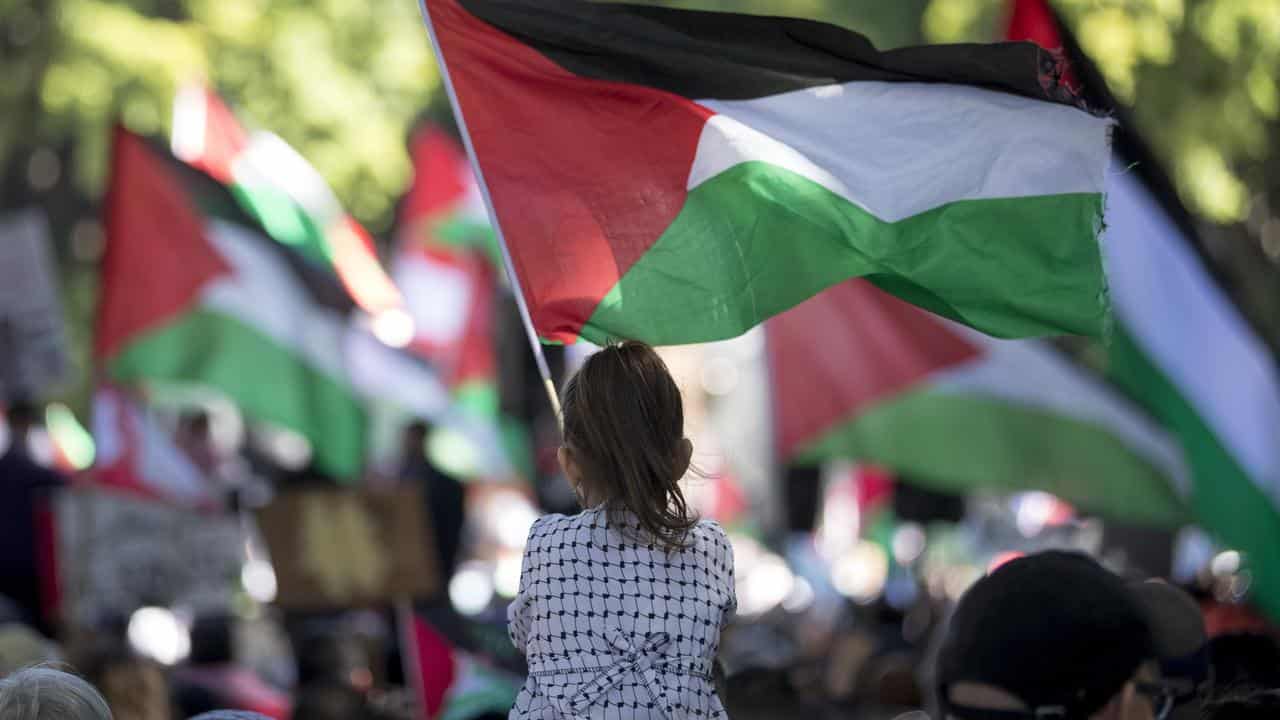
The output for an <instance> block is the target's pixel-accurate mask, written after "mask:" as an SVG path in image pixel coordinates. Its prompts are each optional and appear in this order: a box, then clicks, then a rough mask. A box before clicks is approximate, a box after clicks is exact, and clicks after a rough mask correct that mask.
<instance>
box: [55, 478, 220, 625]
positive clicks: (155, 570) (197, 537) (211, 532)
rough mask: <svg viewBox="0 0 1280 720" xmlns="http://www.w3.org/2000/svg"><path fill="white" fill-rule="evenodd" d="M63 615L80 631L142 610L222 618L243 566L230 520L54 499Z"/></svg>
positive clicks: (160, 506)
mask: <svg viewBox="0 0 1280 720" xmlns="http://www.w3.org/2000/svg"><path fill="white" fill-rule="evenodd" d="M55 508H56V516H55V518H56V519H55V523H56V528H57V530H56V532H57V539H58V540H57V541H58V570H59V574H60V576H61V579H62V584H63V589H64V595H63V602H64V610H65V611H66V612H67V613H69V615H68V619H69V620H71V621H72V622H75V623H77V624H85V625H92V624H94V623H96V622H98V621H100V620H102V619H103V618H107V617H111V616H113V615H120V614H123V615H124V616H125V617H127V616H128V613H131V612H133V611H134V610H136V609H137V608H139V607H142V606H144V605H163V606H168V607H184V608H189V609H191V610H193V611H196V612H219V611H220V612H225V611H227V610H228V609H229V608H230V607H231V602H232V599H233V596H234V593H235V590H236V588H237V587H238V585H239V582H240V570H241V566H242V565H243V563H244V537H243V533H242V529H241V527H240V523H238V522H237V521H236V519H235V518H234V517H231V516H226V515H212V514H207V513H197V512H192V511H190V510H183V509H181V508H177V507H174V506H172V505H166V504H164V503H160V502H155V501H151V500H144V499H140V498H138V497H136V496H131V495H127V494H123V493H119V492H115V491H111V490H102V489H97V488H90V487H79V488H72V489H68V490H65V491H63V492H61V493H60V494H59V497H58V498H57V499H56V504H55Z"/></svg>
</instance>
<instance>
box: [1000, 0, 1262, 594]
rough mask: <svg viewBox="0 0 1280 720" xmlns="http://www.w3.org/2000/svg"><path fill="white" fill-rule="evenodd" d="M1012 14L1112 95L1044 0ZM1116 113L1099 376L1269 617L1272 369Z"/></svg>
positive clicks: (1025, 35) (1104, 96)
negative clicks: (1166, 447)
mask: <svg viewBox="0 0 1280 720" xmlns="http://www.w3.org/2000/svg"><path fill="white" fill-rule="evenodd" d="M1012 10H1013V12H1012V14H1011V16H1010V25H1009V30H1008V36H1009V39H1011V40H1027V39H1029V40H1032V41H1034V42H1036V43H1038V44H1040V45H1042V46H1044V47H1049V48H1062V49H1063V52H1064V57H1065V60H1066V62H1067V63H1069V74H1070V76H1071V82H1072V84H1073V85H1075V86H1077V88H1078V91H1079V92H1080V93H1081V94H1082V95H1083V96H1084V97H1086V98H1089V99H1090V100H1093V101H1097V102H1108V101H1110V100H1111V97H1110V92H1109V90H1108V88H1107V86H1106V83H1105V82H1104V80H1103V78H1102V76H1101V74H1100V73H1099V71H1098V69H1097V68H1095V67H1094V66H1093V64H1092V63H1091V62H1090V61H1089V59H1088V57H1086V56H1085V55H1084V53H1083V52H1081V51H1080V48H1079V47H1078V46H1077V45H1076V43H1075V40H1074V38H1072V37H1071V36H1070V34H1069V33H1067V32H1066V31H1065V28H1064V26H1062V25H1061V24H1060V23H1059V22H1058V19H1057V18H1056V17H1055V16H1054V14H1053V12H1052V11H1051V10H1050V8H1049V6H1048V5H1047V4H1046V3H1045V2H1044V1H1043V0H1018V1H1017V2H1015V3H1014V4H1013V6H1012ZM1117 118H1118V119H1119V121H1120V122H1119V125H1118V127H1117V128H1116V133H1115V151H1116V158H1115V162H1114V163H1113V170H1112V172H1111V173H1110V174H1109V178H1108V191H1109V195H1108V202H1107V224H1108V227H1107V231H1106V237H1105V239H1104V241H1103V243H1102V247H1103V252H1104V256H1105V258H1106V261H1107V270H1108V273H1109V275H1110V291H1111V301H1112V304H1113V306H1114V313H1115V319H1116V327H1115V329H1114V331H1113V333H1112V338H1111V342H1109V343H1108V344H1107V345H1106V346H1105V347H1104V348H1103V352H1104V353H1105V355H1106V357H1107V365H1106V372H1107V376H1108V378H1109V379H1110V380H1111V381H1113V382H1114V383H1115V385H1116V386H1117V387H1118V388H1120V389H1121V390H1122V391H1123V392H1124V393H1126V394H1127V395H1128V396H1129V397H1131V398H1132V399H1133V401H1134V402H1136V403H1137V404H1138V405H1140V406H1141V407H1142V408H1143V409H1144V410H1145V411H1146V412H1148V413H1150V415H1151V417H1153V418H1155V419H1156V420H1157V421H1158V422H1159V423H1161V424H1163V425H1164V426H1165V427H1166V428H1167V429H1168V432H1169V433H1171V434H1172V435H1173V437H1174V438H1175V439H1176V441H1177V442H1178V443H1179V445H1180V450H1182V451H1183V453H1184V457H1185V462H1186V464H1187V465H1188V466H1189V477H1188V478H1185V479H1182V480H1181V482H1182V483H1183V484H1182V485H1180V486H1179V490H1180V491H1181V492H1183V493H1184V494H1185V495H1186V497H1187V498H1188V501H1189V503H1190V506H1191V508H1192V509H1193V511H1194V515H1195V519H1196V521H1197V522H1198V523H1200V524H1201V525H1202V526H1204V527H1205V528H1206V529H1208V530H1209V531H1211V532H1213V533H1215V534H1217V535H1218V536H1219V537H1220V538H1221V539H1222V540H1223V541H1224V542H1226V543H1229V544H1230V545H1232V546H1234V547H1236V548H1238V549H1240V550H1243V551H1244V552H1245V555H1246V557H1247V558H1248V562H1249V564H1250V567H1251V572H1252V573H1253V576H1254V588H1255V591H1256V597H1257V599H1258V601H1259V604H1260V605H1261V606H1262V607H1264V608H1266V610H1267V611H1268V613H1269V614H1270V615H1271V616H1272V617H1273V618H1280V366H1278V365H1277V359H1276V357H1275V356H1274V355H1273V354H1272V352H1271V351H1270V350H1269V349H1268V348H1267V347H1266V346H1265V345H1264V344H1263V342H1262V341H1261V339H1260V338H1259V336H1258V335H1257V333H1256V332H1254V329H1253V328H1252V327H1250V325H1249V323H1248V321H1247V320H1246V319H1245V318H1244V316H1243V315H1242V314H1241V313H1240V311H1239V309H1238V308H1236V307H1235V305H1234V304H1233V303H1232V301H1231V299H1230V297H1229V296H1228V294H1227V293H1226V292H1225V291H1224V290H1223V288H1222V286H1221V285H1219V283H1218V282H1217V280H1216V279H1215V277H1214V275H1213V269H1212V265H1211V264H1210V263H1208V262H1207V260H1206V256H1205V254H1204V252H1203V249H1202V247H1201V244H1200V241H1199V239H1198V237H1197V234H1196V228H1195V223H1194V221H1193V220H1192V219H1191V216H1190V214H1189V213H1188V212H1187V210H1186V208H1184V207H1183V206H1182V204H1181V202H1180V201H1179V200H1178V197H1177V193H1176V191H1175V190H1174V187H1173V184H1172V182H1170V180H1169V178H1168V177H1167V176H1166V175H1165V174H1164V171H1163V170H1162V168H1161V167H1160V165H1159V163H1157V162H1156V160H1155V158H1154V156H1153V155H1152V154H1151V152H1150V150H1149V149H1148V148H1147V147H1146V144H1145V143H1144V142H1143V141H1142V139H1141V137H1140V136H1139V135H1138V134H1137V132H1136V130H1135V129H1134V126H1133V124H1132V122H1130V119H1129V118H1128V116H1127V113H1126V112H1125V111H1124V109H1123V108H1119V109H1118V112H1117ZM1178 479H1179V478H1177V477H1175V478H1174V480H1178ZM1110 480H1112V481H1113V482H1117V481H1118V480H1119V479H1118V478H1110Z"/></svg>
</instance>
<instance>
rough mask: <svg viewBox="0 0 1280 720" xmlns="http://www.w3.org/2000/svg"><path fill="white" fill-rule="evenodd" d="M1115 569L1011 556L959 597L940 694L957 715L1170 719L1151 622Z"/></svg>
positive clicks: (1064, 558) (972, 718) (997, 719)
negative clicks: (1158, 679)
mask: <svg viewBox="0 0 1280 720" xmlns="http://www.w3.org/2000/svg"><path fill="white" fill-rule="evenodd" d="M1160 621H1161V618H1160V617H1156V616H1152V615H1150V614H1149V613H1148V612H1147V611H1146V608H1145V605H1144V603H1143V602H1142V601H1141V600H1140V599H1139V598H1138V597H1137V595H1136V594H1135V593H1134V592H1133V590H1132V589H1131V587H1129V586H1127V585H1126V584H1125V582H1124V580H1122V579H1121V578H1120V577H1119V576H1117V575H1115V574H1113V573H1111V572H1109V571H1107V570H1106V569H1104V568H1103V567H1102V566H1101V565H1099V564H1098V563H1097V562H1095V561H1094V560H1092V559H1091V558H1089V557H1087V556H1085V555H1081V554H1078V553H1070V552H1061V551H1049V552H1044V553H1040V554H1037V555H1031V556H1027V557H1023V558H1018V559H1016V560H1012V561H1010V562H1008V563H1006V564H1004V565H1002V566H1001V567H999V568H998V569H996V570H995V571H994V572H993V573H991V574H990V575H988V576H986V577H985V578H983V579H981V580H979V581H978V582H977V583H975V584H974V585H973V587H972V588H970V589H969V591H968V592H967V593H965V595H964V597H963V598H961V600H960V603H959V605H958V606H957V607H956V610H955V613H954V615H953V616H952V618H951V622H950V625H949V627H948V629H947V634H946V638H945V640H944V642H943V645H942V649H941V652H940V653H939V656H938V671H937V690H938V701H939V704H940V706H941V709H942V711H943V714H944V716H945V717H947V718H955V719H956V720H1023V719H1025V720H1089V719H1093V718H1097V719H1098V720H1121V719H1124V720H1134V719H1136V718H1145V719H1148V720H1149V719H1151V718H1160V717H1163V716H1167V714H1168V712H1169V711H1170V709H1171V705H1170V703H1168V702H1167V701H1166V700H1164V699H1162V698H1161V697H1160V694H1159V693H1158V692H1156V691H1157V690H1158V688H1159V686H1158V685H1157V684H1155V683H1152V682H1149V680H1153V679H1154V678H1155V677H1156V672H1157V671H1156V669H1155V662H1154V661H1155V660H1156V659H1157V658H1158V657H1159V648H1158V642H1157V639H1156V638H1158V637H1160V636H1161V635H1162V634H1164V633H1165V631H1166V629H1165V628H1162V627H1158V626H1155V625H1157V624H1158V623H1159V622H1160Z"/></svg>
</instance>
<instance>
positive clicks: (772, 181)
mask: <svg viewBox="0 0 1280 720" xmlns="http://www.w3.org/2000/svg"><path fill="white" fill-rule="evenodd" d="M1101 210H1102V198H1101V196H1100V195H1098V194H1092V193H1081V194H1064V195H1047V196H1030V197H1020V198H1007V199H1003V198H1002V199H983V200H961V201H956V202H953V203H949V204H947V205H943V206H941V207H938V208H934V209H933V210H930V211H928V212H925V213H921V214H920V215H916V216H913V217H910V218H906V219H903V220H899V221H898V222H893V223H888V222H884V221H882V220H880V219H878V218H876V217H875V216H873V215H871V214H870V213H868V212H867V211H866V210H864V209H862V208H860V207H858V206H857V205H854V204H853V203H851V202H849V201H848V200H845V199H844V198H842V197H840V196H839V195H836V194H835V193H832V192H831V191H830V190H828V189H826V188H825V187H823V186H821V185H819V184H817V183H815V182H813V181H811V180H809V179H807V178H804V177H802V176H800V175H797V174H795V173H792V172H790V171H788V170H784V169H782V168H779V167H777V166H775V165H770V164H767V163H762V162H749V163H743V164H741V165H738V166H735V167H733V168H731V169H729V170H726V171H725V172H723V173H720V174H719V175H717V176H716V177H714V178H712V179H711V180H708V181H706V182H705V183H703V184H701V185H699V186H698V187H696V188H694V189H693V190H691V191H690V193H689V197H688V199H687V200H686V202H685V206H684V208H683V209H682V210H681V212H680V215H679V216H678V217H677V218H676V220H675V222H674V223H672V225H671V226H670V227H669V228H668V229H667V231H666V232H664V233H663V235H662V237H660V238H659V239H658V241H657V242H656V243H655V244H654V245H653V247H651V248H650V249H649V250H648V252H646V253H645V255H644V256H643V257H642V258H641V259H640V260H639V261H638V262H637V263H636V264H635V265H633V266H632V267H631V268H630V269H629V270H628V271H627V273H626V274H625V275H624V276H623V277H622V279H621V280H620V281H619V282H618V283H617V284H616V285H615V286H614V287H613V289H612V290H611V291H610V292H609V293H608V294H607V295H606V296H605V297H604V298H603V300H601V302H600V304H599V305H598V306H597V307H596V309H595V311H594V312H593V314H592V316H591V318H590V319H589V320H588V321H587V323H586V325H585V326H584V327H583V329H582V333H581V335H582V337H583V338H585V339H587V340H590V341H592V342H596V343H600V342H603V341H605V340H607V339H610V338H619V337H625V338H634V339H641V340H646V341H648V342H650V343H653V344H658V345H669V344H681V343H690V342H702V341H708V340H718V339H722V338H728V337H733V336H735V335H739V334H741V333H743V332H745V331H746V330H748V329H750V328H751V327H752V326H754V325H756V324H757V323H759V322H760V321H761V320H763V319H764V318H766V317H769V316H770V315H773V314H776V313H778V312H781V311H783V310H786V309H787V308H789V307H791V306H793V305H796V304H798V303H799V302H801V301H802V300H804V299H806V298H808V297H810V296H812V295H814V294H816V293H817V292H819V291H820V290H822V289H823V288H826V287H829V286H831V285H834V284H835V283H837V282H839V281H841V280H844V279H846V278H850V277H864V276H865V277H869V278H871V279H872V280H874V281H876V282H877V284H879V285H881V287H884V288H886V289H888V290H889V291H891V292H893V293H894V294H896V295H899V296H900V297H903V298H904V299H906V300H909V301H911V302H914V303H916V304H919V305H922V306H924V307H926V308H928V309H930V310H933V311H934V312H937V313H939V314H941V315H944V316H946V317H949V318H952V319H955V320H957V321H960V322H963V323H966V324H968V325H971V326H973V327H975V328H977V329H979V330H982V331H984V332H986V333H988V334H991V335H995V336H997V337H1028V336H1035V335H1044V334H1052V333H1061V332H1069V333H1076V334H1084V335H1099V334H1101V331H1102V326H1103V321H1104V319H1105V317H1106V301H1105V281H1104V276H1103V272H1102V259H1101V256H1100V251H1099V247H1098V244H1097V243H1096V242H1095V241H1087V242H1082V241H1081V240H1080V238H1091V237H1096V231H1097V228H1098V218H1099V217H1100V216H1101V215H1100V213H1101ZM926 288H927V290H926Z"/></svg>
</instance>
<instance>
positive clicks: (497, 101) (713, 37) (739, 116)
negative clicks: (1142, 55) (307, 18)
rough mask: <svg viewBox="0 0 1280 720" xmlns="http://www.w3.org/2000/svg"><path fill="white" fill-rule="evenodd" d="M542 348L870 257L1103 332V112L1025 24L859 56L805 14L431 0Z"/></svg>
mask: <svg viewBox="0 0 1280 720" xmlns="http://www.w3.org/2000/svg"><path fill="white" fill-rule="evenodd" d="M425 8H426V10H427V13H428V19H429V22H430V24H431V26H432V30H433V32H434V35H435V39H436V47H437V49H438V50H439V52H440V53H441V58H442V60H443V62H444V65H445V67H446V70H447V75H448V78H449V79H450V81H451V87H452V90H453V93H454V94H455V95H456V101H457V103H458V105H457V108H456V109H457V111H458V112H459V115H460V118H461V120H462V121H463V124H465V126H466V129H467V131H468V133H469V137H470V139H471V142H472V145H473V146H474V149H475V153H476V159H477V161H478V163H479V170H480V172H481V175H482V180H483V181H484V183H485V184H486V186H487V189H488V191H489V194H490V196H491V199H492V202H493V206H494V210H495V212H496V216H497V220H498V222H499V223H500V225H501V230H502V232H503V235H504V237H505V239H506V242H507V245H508V246H509V249H510V251H511V255H512V260H513V263H514V268H515V271H516V274H517V275H518V277H519V279H520V283H521V285H522V287H523V291H524V296H525V299H526V300H527V302H528V305H529V308H530V311H531V314H532V320H533V324H534V325H535V326H536V329H537V331H538V333H539V334H540V335H541V336H542V338H543V339H544V340H546V341H549V342H564V343H568V342H573V341H575V340H576V339H578V338H579V337H582V338H585V339H587V340H590V341H592V342H596V343H600V342H602V341H604V340H606V339H608V338H612V337H628V338H636V339H642V340H646V341H649V342H651V343H654V344H677V343H689V342H699V341H707V340H715V339H719V338H726V337H731V336H735V335H738V334H740V333H742V332H744V331H746V330H747V329H749V328H751V327H752V326H754V325H756V324H757V323H759V322H761V321H762V320H764V319H765V318H767V317H769V316H771V315H774V314H776V313H779V312H781V311H783V310H786V309H787V308H789V307H792V306H794V305H796V304H797V303H799V302H800V301H802V300H804V299H805V298H807V297H809V296H812V295H814V294H816V293H818V292H819V291H821V290H823V289H824V288H826V287H829V286H831V285H834V284H837V283H839V282H841V281H843V280H845V279H847V278H850V277H859V276H860V277H866V278H868V279H870V280H872V281H874V282H875V283H876V284H878V285H880V286H881V287H882V288H885V289H887V290H889V291H890V292H893V293H894V294H896V295H898V296H900V297H902V298H905V299H907V300H909V301H911V302H913V303H916V304H918V305H921V306H923V307H926V308H928V309H930V310H932V311H934V312H937V313H939V314H942V315H944V316H947V317H950V318H953V319H956V320H959V321H961V322H964V323H967V324H969V325H971V326H973V327H975V328H978V329H980V330H982V331H984V332H987V333H990V334H993V335H997V336H1015V337H1017V336H1029V335H1040V334H1046V333H1061V332H1068V333H1082V334H1098V333H1100V331H1101V329H1102V327H1103V324H1104V319H1105V317H1106V303H1105V300H1104V279H1103V269H1102V263H1101V258H1100V255H1099V250H1098V243H1097V232H1098V230H1099V228H1100V219H1101V213H1102V187H1103V170H1104V168H1105V165H1106V158H1107V154H1108V150H1107V133H1108V131H1109V128H1110V122H1109V121H1108V120H1106V119H1104V118H1100V117H1095V116H1093V115H1091V114H1089V113H1087V112H1082V111H1081V110H1080V109H1078V108H1077V107H1073V106H1072V105H1073V104H1074V103H1075V98H1074V97H1073V96H1071V95H1070V93H1068V92H1067V91H1066V90H1065V89H1064V88H1062V87H1061V86H1060V85H1059V83H1058V78H1057V77H1056V75H1055V74H1054V73H1055V71H1056V69H1057V63H1056V61H1055V59H1054V58H1053V57H1052V56H1051V54H1050V53H1047V52H1044V51H1042V50H1040V49H1039V48H1037V47H1035V46H1034V45H1031V44H1029V43H1024V44H1003V45H989V46H984V45H950V46H930V47H917V48H904V49H899V50H893V51H888V52H879V51H877V50H875V49H874V48H873V47H872V46H871V45H870V43H869V42H868V41H867V40H866V38H864V37H862V36H861V35H858V34H856V33H854V32H851V31H848V30H844V29H841V28H838V27H834V26H831V25H824V24H820V23H816V22H811V21H806V20H796V19H787V18H769V17H759V16H750V15H741V14H732V13H709V12H692V11H684V10H673V9H668V8H660V7H648V6H637V5H620V4H604V3H589V2H571V1H567V0H566V1H563V2H557V3H552V4H548V3H545V2H537V1H536V0H502V1H499V0H426V3H425Z"/></svg>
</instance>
